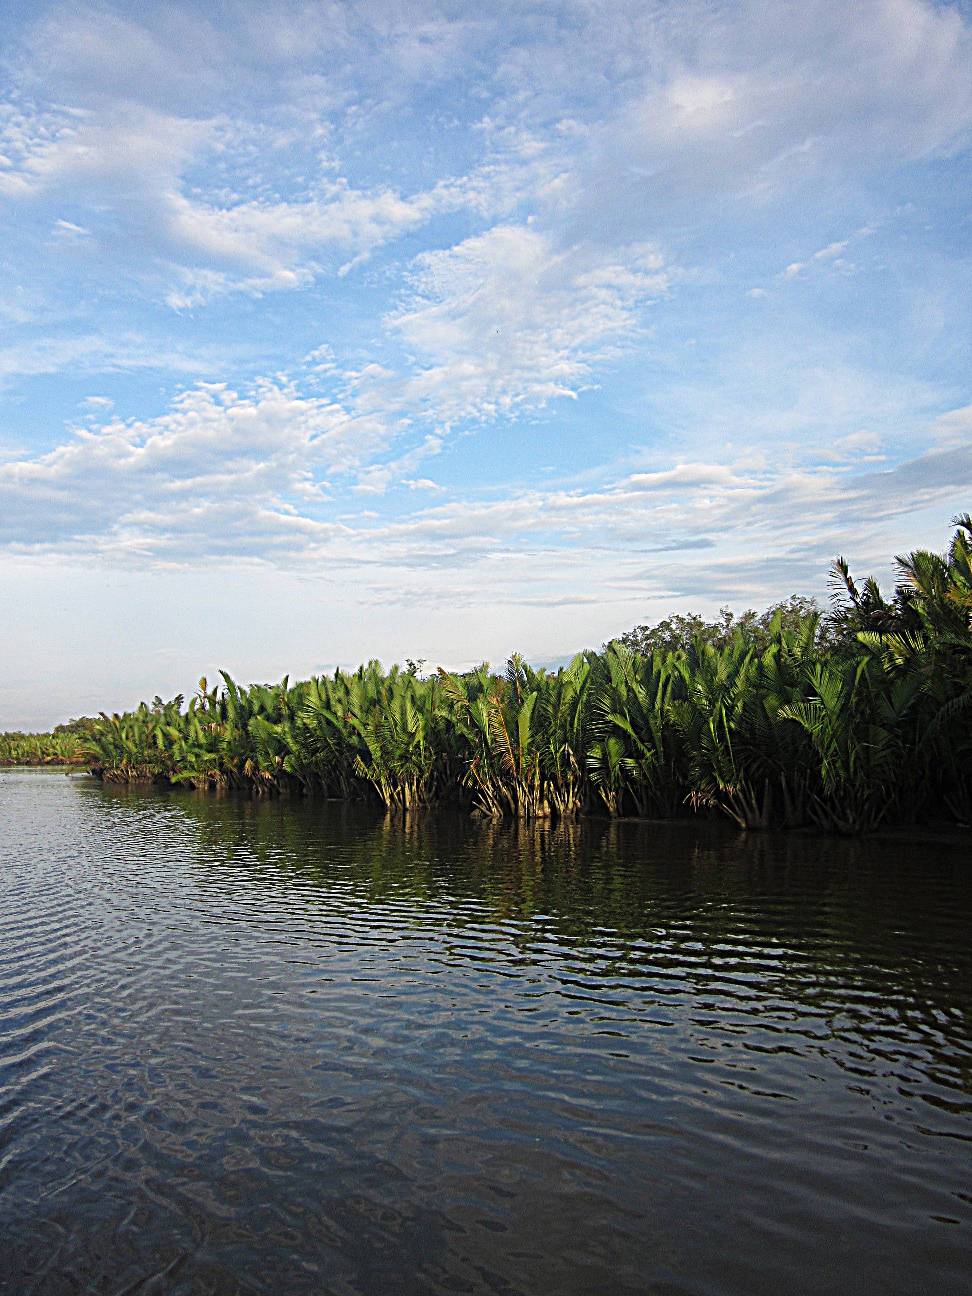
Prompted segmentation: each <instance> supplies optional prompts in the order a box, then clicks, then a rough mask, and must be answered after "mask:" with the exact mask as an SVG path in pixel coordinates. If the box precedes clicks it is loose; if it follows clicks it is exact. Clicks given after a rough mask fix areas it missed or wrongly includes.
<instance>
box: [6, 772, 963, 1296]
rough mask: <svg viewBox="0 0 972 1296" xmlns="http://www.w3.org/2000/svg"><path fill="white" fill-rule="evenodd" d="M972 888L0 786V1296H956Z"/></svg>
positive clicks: (294, 809) (863, 862)
mask: <svg viewBox="0 0 972 1296" xmlns="http://www.w3.org/2000/svg"><path fill="white" fill-rule="evenodd" d="M970 864H972V850H969V842H968V839H967V838H966V839H965V840H963V839H962V837H961V836H959V835H956V836H953V837H943V838H941V839H937V840H934V841H932V842H928V841H925V842H923V841H922V840H921V839H920V838H908V837H907V836H901V837H894V838H887V839H882V840H878V841H871V842H845V841H829V840H820V839H812V838H798V837H792V836H790V837H784V836H775V835H765V836H762V835H750V836H743V835H740V834H737V833H735V832H734V831H732V830H730V829H725V828H723V827H722V826H721V825H709V826H706V825H701V826H700V825H698V824H677V825H651V824H609V823H606V822H605V823H595V822H590V823H586V824H584V825H582V826H581V827H580V828H576V829H571V830H561V831H557V830H547V829H543V830H536V831H532V830H531V831H525V830H520V831H515V830H512V829H500V828H495V827H492V826H489V825H487V826H482V825H478V826H477V825H475V824H472V823H469V822H468V821H466V820H464V819H461V818H453V817H450V816H437V817H435V818H433V819H429V820H425V821H423V822H421V823H420V824H418V825H416V826H414V827H408V828H403V827H402V826H401V825H394V824H388V823H385V822H384V821H383V820H381V819H380V818H378V817H376V816H375V815H373V814H370V813H367V812H361V811H356V812H351V811H349V810H348V809H347V808H346V807H342V806H338V805H333V804H326V803H325V804H287V803H281V802H263V803H260V802H251V801H239V800H233V799H218V798H214V797H207V796H204V795H197V794H193V793H171V794H164V793H157V792H140V793H139V792H129V791H124V790H118V789H110V788H102V787H100V786H99V785H97V784H96V783H94V782H91V781H89V780H86V779H79V778H77V777H71V778H68V777H65V776H64V775H63V774H60V773H56V772H48V771H24V772H21V771H6V772H3V773H0V1292H3V1293H4V1296H6V1294H7V1293H16V1296H20V1294H21V1293H25V1294H26V1293H38V1294H43V1296H55V1294H56V1296H60V1294H61V1293H65V1294H66V1293H99V1294H100V1293H105V1294H106V1296H122V1293H126V1294H135V1293H137V1294H145V1296H148V1294H149V1293H166V1296H168V1294H169V1293H174V1294H176V1296H182V1294H183V1293H185V1294H186V1296H188V1294H189V1293H192V1296H197V1294H199V1293H219V1294H220V1296H224V1294H225V1296H230V1294H231V1293H232V1294H235V1293H251V1292H252V1293H273V1296H300V1294H302V1293H308V1294H309V1293H313V1294H314V1296H321V1294H330V1293H333V1294H334V1296H354V1294H358V1293H364V1294H367V1296H392V1294H397V1293H403V1294H405V1296H409V1294H412V1293H414V1294H416V1296H417V1294H418V1293H427V1292H429V1293H431V1292H435V1293H487V1292H489V1293H501V1294H503V1296H514V1294H520V1293H522V1294H523V1296H548V1294H550V1296H575V1294H577V1296H580V1294H581V1293H583V1294H584V1296H592V1294H599V1293H611V1294H615V1293H616V1294H619V1296H621V1294H625V1293H632V1294H634V1293H638V1296H644V1294H645V1293H672V1294H674V1293H692V1294H698V1296H703V1294H705V1296H729V1294H733V1296H736V1294H738V1296H762V1294H763V1293H766V1294H767V1296H770V1294H772V1296H780V1294H781V1293H787V1294H788V1296H800V1294H802V1293H814V1294H816V1293H834V1296H837V1294H838V1293H839V1294H840V1296H853V1294H854V1293H862V1294H863V1293H876V1292H881V1293H909V1296H910V1294H911V1293H918V1292H931V1293H936V1296H949V1294H951V1293H963V1292H967V1291H968V1290H969V1277H968V1275H969V1270H970V1266H972V952H970V940H969V935H970V931H972V871H970Z"/></svg>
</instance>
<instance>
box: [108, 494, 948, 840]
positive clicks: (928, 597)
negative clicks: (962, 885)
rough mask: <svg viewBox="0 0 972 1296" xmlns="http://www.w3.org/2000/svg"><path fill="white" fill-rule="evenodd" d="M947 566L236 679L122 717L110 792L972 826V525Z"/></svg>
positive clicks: (113, 732)
mask: <svg viewBox="0 0 972 1296" xmlns="http://www.w3.org/2000/svg"><path fill="white" fill-rule="evenodd" d="M954 525H955V526H956V527H957V528H958V529H957V531H956V532H955V535H954V536H953V538H952V542H951V545H950V546H949V549H948V551H947V552H946V553H945V554H937V553H932V552H929V551H925V550H919V551H917V552H915V553H911V554H907V555H903V556H899V557H898V558H897V559H896V560H895V561H896V564H897V569H898V573H899V576H898V582H897V584H896V587H895V590H894V593H893V595H892V596H891V597H890V598H885V597H884V595H882V593H881V591H880V589H879V588H878V586H877V584H876V583H875V581H874V580H873V579H870V578H869V579H867V580H866V581H864V582H863V583H862V584H860V585H858V584H857V583H856V582H855V581H854V579H853V578H852V576H851V575H850V572H849V571H848V568H847V564H846V563H845V562H844V560H843V559H837V561H836V562H835V563H834V565H833V568H832V570H831V581H832V587H833V590H834V601H833V607H832V609H831V610H830V611H829V612H828V613H826V614H824V613H822V612H821V610H820V609H819V608H818V607H817V605H816V604H815V603H814V602H813V600H808V599H803V598H800V597H794V598H791V599H789V600H787V601H786V602H784V603H782V604H778V605H777V606H776V607H774V608H770V609H768V610H767V612H765V613H763V614H762V615H759V614H757V613H755V612H747V613H744V614H743V615H742V616H741V617H736V616H734V615H733V614H732V613H731V612H729V611H728V610H725V611H724V612H723V613H722V614H721V615H720V618H719V619H718V620H716V621H714V622H707V621H705V620H703V619H702V618H700V617H674V618H671V619H669V620H667V621H663V622H661V623H659V624H657V625H654V626H639V627H637V628H635V629H634V630H631V631H629V632H628V633H627V634H624V635H622V636H621V637H620V638H619V639H617V640H615V641H613V642H611V643H609V644H607V645H606V646H605V647H604V648H603V649H602V650H601V651H600V652H594V651H590V652H585V653H580V654H578V656H576V657H575V658H574V659H573V661H571V662H570V664H569V665H567V666H565V667H563V668H562V669H560V670H557V671H547V670H536V669H533V668H532V667H530V666H529V665H527V664H526V662H524V661H523V660H522V659H521V658H520V657H519V656H514V657H512V658H511V659H510V661H509V663H508V665H507V668H506V672H505V674H503V675H497V674H494V673H493V672H492V671H491V670H490V669H489V667H488V666H485V665H484V666H481V667H479V668H478V669H476V670H473V671H469V672H467V673H465V674H451V673H449V672H447V671H444V670H441V669H440V670H439V671H438V673H437V674H433V675H431V676H423V674H422V663H414V662H410V663H408V665H407V666H406V667H404V668H400V667H392V669H391V670H389V671H385V670H384V669H383V668H382V667H381V665H380V664H379V663H377V662H371V663H369V664H368V665H367V666H361V667H359V669H358V670H356V671H354V672H353V673H349V672H344V671H337V672H335V673H334V675H332V676H321V677H316V678H313V679H310V680H306V681H303V682H301V683H296V684H290V683H289V681H288V680H287V679H284V680H283V681H282V682H281V683H280V684H273V685H269V684H268V685H261V684H254V685H251V686H250V687H249V688H244V687H242V686H240V685H238V684H237V683H235V682H234V681H233V680H232V679H231V678H230V677H229V676H228V675H227V674H225V673H222V679H223V683H222V685H221V686H219V687H215V688H210V687H209V685H208V684H207V682H206V681H205V680H201V681H200V685H199V691H198V692H197V693H196V695H195V696H194V697H192V698H191V699H190V701H189V703H188V705H186V704H185V702H184V699H183V698H182V697H181V696H180V697H176V698H174V699H172V701H169V702H164V701H163V700H162V699H161V698H156V699H155V700H154V702H153V703H151V704H147V703H143V704H142V705H141V706H140V707H139V708H138V709H137V710H136V711H133V712H128V713H125V714H124V715H113V716H107V715H103V716H102V717H101V718H100V719H99V720H97V721H95V722H93V723H92V724H91V725H90V728H89V729H88V730H87V731H86V732H84V729H85V726H83V725H82V731H83V732H82V745H83V748H84V751H85V754H86V757H87V759H88V761H89V763H90V765H91V767H92V768H93V770H94V772H95V773H96V774H97V775H98V776H99V777H101V778H102V779H105V780H110V781H117V782H141V781H150V780H156V781H160V782H166V783H172V784H190V785H192V786H195V787H199V788H207V787H208V788H238V789H248V790H252V791H256V792H260V793H281V792H300V793H308V794H318V795H325V796H330V797H338V798H343V799H349V800H353V799H371V800H372V801H376V802H378V803H380V804H381V805H383V806H384V807H386V809H388V810H389V811H393V812H399V813H410V812H413V811H415V810H417V809H420V808H423V807H426V806H431V805H435V804H442V803H453V804H458V805H461V806H464V807H466V808H468V809H470V810H472V811H475V812H478V813H481V814H484V815H489V816H495V817H510V818H521V819H537V818H546V817H561V818H570V817H573V816H576V815H579V814H582V813H585V812H595V813H596V812H601V813H606V814H610V815H618V816H621V815H639V816H647V817H660V818H674V817H678V816H683V815H688V814H698V813H709V814H721V815H727V816H729V818H731V819H732V820H734V821H735V822H736V823H737V824H739V825H740V826H741V827H745V828H763V827H802V826H816V827H820V828H824V829H827V830H832V831H839V832H860V831H867V830H870V829H873V828H876V827H878V826H879V825H881V824H885V823H917V822H927V821H929V820H949V821H952V822H956V821H957V822H959V823H963V824H969V823H970V822H972V518H970V517H969V515H964V516H962V517H959V518H956V519H954Z"/></svg>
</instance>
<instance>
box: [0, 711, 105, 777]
mask: <svg viewBox="0 0 972 1296" xmlns="http://www.w3.org/2000/svg"><path fill="white" fill-rule="evenodd" d="M97 723H98V722H97V721H95V720H91V719H87V718H84V719H81V720H69V721H68V723H67V724H63V725H58V726H57V728H56V729H55V730H53V732H52V733H0V766H2V765H85V764H87V763H89V761H90V739H91V736H92V734H93V732H94V730H95V727H96V724H97Z"/></svg>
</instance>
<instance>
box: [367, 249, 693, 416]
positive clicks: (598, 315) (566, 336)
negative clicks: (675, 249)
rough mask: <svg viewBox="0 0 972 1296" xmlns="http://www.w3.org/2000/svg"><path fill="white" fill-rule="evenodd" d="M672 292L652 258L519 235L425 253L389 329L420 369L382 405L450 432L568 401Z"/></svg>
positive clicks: (392, 388)
mask: <svg viewBox="0 0 972 1296" xmlns="http://www.w3.org/2000/svg"><path fill="white" fill-rule="evenodd" d="M670 280H671V272H670V271H669V270H668V269H667V268H666V266H665V263H664V260H663V257H662V255H661V253H660V252H659V251H658V250H657V249H655V248H652V247H649V246H644V245H642V246H638V247H632V248H625V249H621V250H619V251H618V253H616V254H615V253H612V252H610V251H608V252H605V251H600V250H598V249H596V248H594V247H592V246H590V245H584V244H578V245H574V246H571V247H562V246H559V245H558V244H557V242H556V241H555V240H553V239H552V238H551V237H550V236H549V235H546V234H544V233H542V232H541V231H540V230H537V229H534V228H532V227H529V226H522V225H520V226H515V225H501V226H494V227H493V229H491V230H489V231H488V232H487V233H485V234H482V235H477V236H476V237H473V238H470V239H466V240H465V241H464V242H462V243H460V244H458V245H456V246H455V247H452V248H450V249H448V250H446V251H441V252H426V253H423V254H422V255H421V256H419V257H418V258H417V259H416V262H415V263H414V274H413V286H414V290H415V291H414V295H413V297H412V299H411V300H410V301H409V302H408V304H407V305H406V306H404V307H403V308H402V309H401V310H400V311H398V312H397V313H396V314H394V315H392V316H391V317H390V318H389V320H388V324H389V327H390V328H391V329H393V330H394V332H395V333H396V334H397V335H398V336H399V337H400V338H401V339H402V340H403V342H404V343H405V344H406V346H407V347H408V349H409V351H410V352H411V354H412V355H413V356H414V358H415V362H416V369H415V372H414V374H413V376H412V377H410V378H408V379H407V380H406V381H405V382H396V383H392V384H389V385H388V386H387V387H386V388H385V389H384V390H382V397H383V399H386V400H389V401H392V402H396V403H399V404H401V405H404V406H407V407H408V408H411V409H417V410H423V409H427V410H428V411H429V414H430V417H432V418H434V419H435V420H436V421H438V422H440V423H443V424H449V423H453V422H457V421H459V420H462V419H466V418H477V419H485V418H496V417H501V416H509V415H510V414H511V413H513V412H514V411H516V410H517V409H519V408H536V407H539V406H543V405H545V404H547V403H548V402H549V401H551V400H553V399H556V398H558V397H565V396H567V397H570V396H576V394H577V392H578V391H579V390H580V389H581V388H582V387H584V386H585V385H586V384H587V383H589V382H590V381H591V374H592V370H593V367H594V365H595V364H596V363H597V362H600V361H603V360H604V359H606V358H608V357H609V356H610V355H611V354H612V352H613V348H614V347H616V345H617V344H618V343H619V342H621V341H623V340H624V339H626V338H628V337H630V336H631V334H632V333H633V332H634V331H635V330H636V329H637V328H638V325H639V322H640V312H641V311H642V310H643V309H644V307H645V306H646V305H647V304H648V303H650V302H651V301H653V300H655V299H657V298H658V297H659V296H661V295H663V294H664V293H665V291H666V290H667V288H668V286H669V283H670ZM380 390H381V389H380Z"/></svg>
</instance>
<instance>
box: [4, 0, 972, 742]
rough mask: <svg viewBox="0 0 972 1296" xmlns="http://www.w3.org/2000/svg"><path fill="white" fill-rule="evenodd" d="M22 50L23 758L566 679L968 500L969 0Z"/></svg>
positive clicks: (493, 17)
mask: <svg viewBox="0 0 972 1296" xmlns="http://www.w3.org/2000/svg"><path fill="white" fill-rule="evenodd" d="M484 11H485V16H484ZM0 50H2V54H0V79H2V86H0V220H2V223H3V238H2V240H0V269H2V274H0V411H2V417H0V599H2V607H3V609H4V615H3V617H2V619H0V656H2V659H3V662H4V670H3V673H2V682H0V728H8V727H14V726H20V725H30V726H36V725H45V724H49V723H51V722H55V721H57V720H59V719H62V718H64V717H65V716H67V715H69V714H76V713H79V712H84V711H92V710H97V709H99V708H101V707H108V708H115V707H120V706H125V705H131V704H133V703H134V702H137V701H138V699H139V698H140V697H142V696H146V695H149V696H150V695H152V694H154V693H155V692H157V691H158V692H162V693H163V694H171V693H174V692H176V691H181V690H185V691H190V690H191V688H192V686H193V684H194V682H195V680H196V678H197V677H198V675H199V674H200V673H202V672H203V671H206V672H208V673H210V674H212V673H213V672H214V671H215V669H216V667H217V666H220V665H222V666H226V667H228V668H229V669H230V670H232V671H233V672H234V673H235V674H238V675H239V676H240V677H241V678H244V679H261V680H262V679H271V678H277V677H279V676H280V675H282V674H283V673H284V672H285V671H290V672H291V673H292V674H293V675H305V674H307V673H309V672H311V671H316V670H322V669H329V668H333V667H334V666H335V665H339V664H341V665H353V664H356V663H357V662H358V661H359V660H361V659H364V658H368V657H371V656H378V657H380V658H382V659H383V660H385V661H386V662H390V661H392V660H395V659H398V660H401V659H402V658H404V657H405V656H406V655H409V656H412V657H425V658H427V659H429V661H430V662H431V663H438V662H441V663H443V664H445V665H449V666H463V665H469V664H472V663H474V662H476V661H479V660H482V659H483V658H489V659H491V660H493V661H496V662H498V661H502V660H503V659H504V658H505V656H506V655H507V654H508V652H510V651H511V650H513V649H519V650H521V651H523V652H524V653H526V654H527V655H528V656H530V657H532V658H533V659H535V660H544V659H550V658H556V657H562V656H563V655H564V654H566V653H569V652H571V651H573V650H575V649H578V648H582V647H585V646H596V645H598V644H600V643H601V642H602V641H603V640H605V639H606V638H608V637H610V636H611V635H612V634H615V633H618V632H620V631H621V630H623V629H625V628H627V627H629V626H631V625H633V624H636V623H638V622H641V621H644V620H648V619H654V618H658V617H660V616H663V615H666V614H668V613H670V612H673V611H686V610H693V609H699V610H702V611H714V610H715V609H716V608H717V607H718V606H719V605H720V604H723V603H728V604H730V605H732V606H735V607H737V608H743V607H746V606H751V605H755V606H763V605H765V604H766V603H768V602H770V601H772V600H774V599H776V598H779V597H782V596H784V595H786V594H788V593H790V592H792V591H801V592H808V593H817V594H818V595H819V594H821V593H823V591H824V588H825V575H826V568H827V566H828V563H829V561H830V560H831V558H832V557H833V556H834V555H835V554H837V553H843V554H845V555H846V556H847V557H848V559H849V560H850V562H851V564H852V567H853V568H854V569H855V570H858V571H861V572H865V571H869V570H874V571H876V572H877V573H878V574H880V575H885V574H886V573H887V572H888V563H887V560H888V557H889V555H890V554H892V553H893V552H895V551H896V550H901V549H904V548H911V547H913V546H916V545H919V544H925V545H932V546H935V547H938V548H941V547H943V545H944V543H945V541H946V539H947V536H948V533H949V525H948V523H949V519H950V517H951V516H952V514H954V513H955V512H957V511H960V510H963V511H964V510H966V509H968V508H970V507H972V390H970V387H972V381H970V369H969V362H968V357H969V354H970V342H972V259H970V252H972V166H970V156H969V147H970V142H972V12H970V10H969V8H968V7H967V6H966V5H958V4H951V5H944V4H941V5H936V4H932V3H924V2H922V0H856V2H855V3H854V4H852V5H847V4H844V3H837V2H836V0H834V2H831V0H826V2H824V0H803V3H800V4H789V3H787V4H784V3H735V4H733V3H716V2H715V0H703V2H701V3H694V2H693V0H683V2H682V3H678V4H655V3H651V0H632V2H631V3H629V2H628V0H616V2H614V3H611V2H610V0H596V2H590V3H582V2H580V0H570V2H564V3H556V2H554V0H550V2H549V3H532V4H531V3H497V4H494V5H491V6H485V7H484V6H480V5H473V4H469V3H463V2H456V3H451V4H436V3H422V4H416V5H409V4H408V3H401V0H395V2H394V3H392V2H391V0H371V2H367V0H365V2H363V3H357V4H350V3H333V4H329V3H313V4H310V3H274V2H273V0H270V2H269V3H260V4H256V3H253V2H252V0H249V2H246V3H243V2H240V3H233V2H232V0H224V2H222V3H212V2H207V3H205V4H203V3H197V4H192V3H181V4H180V3H169V4H166V5H153V4H144V3H138V4H136V3H130V4H114V5H91V6H86V5H78V4H76V3H72V4H70V5H63V6H62V5H45V4H43V3H37V2H36V0H32V2H31V3H29V4H27V3H21V4H18V3H12V4H11V3H9V2H8V3H7V4H6V5H5V6H4V8H3V10H2V12H0Z"/></svg>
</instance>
